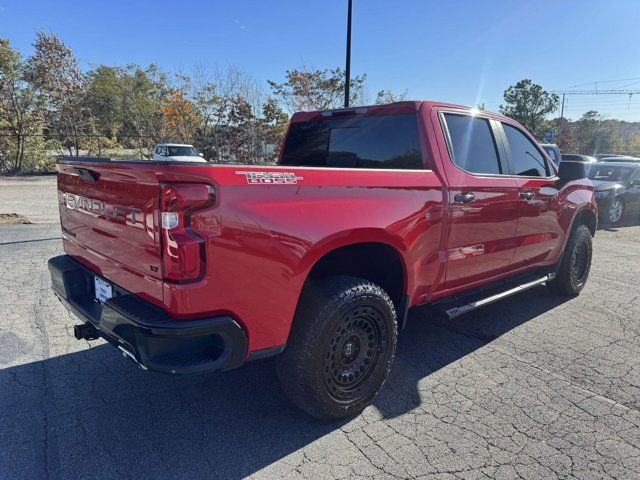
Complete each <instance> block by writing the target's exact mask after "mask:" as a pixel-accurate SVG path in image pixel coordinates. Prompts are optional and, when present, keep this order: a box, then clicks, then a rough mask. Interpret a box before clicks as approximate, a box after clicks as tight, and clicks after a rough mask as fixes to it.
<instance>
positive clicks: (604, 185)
mask: <svg viewBox="0 0 640 480" xmlns="http://www.w3.org/2000/svg"><path fill="white" fill-rule="evenodd" d="M592 182H593V189H594V190H595V191H596V192H601V191H602V190H615V189H617V188H622V184H620V182H606V181H604V180H592Z"/></svg>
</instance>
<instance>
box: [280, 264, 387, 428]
mask: <svg viewBox="0 0 640 480" xmlns="http://www.w3.org/2000/svg"><path fill="white" fill-rule="evenodd" d="M397 336H398V326H397V318H396V312H395V308H394V306H393V302H392V301H391V299H390V298H389V295H388V294H387V293H386V292H385V291H384V290H383V289H382V288H380V287H379V286H378V285H376V284H374V283H372V282H369V281H367V280H364V279H361V278H356V277H349V276H336V277H329V278H325V279H322V280H319V281H315V282H313V283H311V284H310V285H309V286H308V287H307V288H305V290H304V292H303V294H302V298H301V299H300V305H299V306H298V310H297V312H296V318H295V320H294V323H293V326H292V330H291V334H290V336H289V342H288V343H287V348H286V349H285V351H284V352H283V353H282V355H280V357H279V359H278V364H277V372H278V377H279V379H280V383H281V385H282V389H283V390H284V391H285V393H286V394H287V395H288V396H289V398H290V399H291V400H292V401H293V402H294V403H295V404H296V405H297V406H298V407H300V408H301V409H303V410H304V411H306V412H307V413H309V414H310V415H312V416H314V417H316V418H318V419H320V420H324V421H331V420H337V419H341V418H346V417H351V416H353V415H356V414H358V413H360V412H361V411H362V410H363V409H364V408H365V407H366V406H367V405H368V404H369V403H370V402H371V400H372V399H373V398H374V397H375V395H376V394H377V393H378V391H379V390H380V388H381V387H382V384H383V383H384V381H385V380H386V378H387V376H388V374H389V370H390V369H391V364H392V362H393V357H394V355H395V349H396V342H397Z"/></svg>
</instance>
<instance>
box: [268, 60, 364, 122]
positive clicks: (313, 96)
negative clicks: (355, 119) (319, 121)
mask: <svg viewBox="0 0 640 480" xmlns="http://www.w3.org/2000/svg"><path fill="white" fill-rule="evenodd" d="M285 78H286V80H285V81H284V82H281V83H278V82H275V81H273V80H269V81H268V83H269V86H270V87H271V93H272V95H273V97H274V98H276V99H277V100H278V101H279V102H280V103H281V105H282V106H283V108H284V109H286V110H287V111H289V113H294V112H298V111H305V110H307V111H308V110H327V109H331V108H339V107H341V106H342V105H343V102H344V91H345V83H346V79H345V73H344V70H343V69H342V68H339V67H338V68H334V69H325V70H318V69H315V70H312V69H308V68H306V67H303V68H299V69H294V70H287V71H286V74H285ZM365 80H366V75H356V76H355V77H353V78H351V81H350V82H349V97H350V98H349V104H350V105H358V104H359V103H361V102H362V100H363V97H364V83H365Z"/></svg>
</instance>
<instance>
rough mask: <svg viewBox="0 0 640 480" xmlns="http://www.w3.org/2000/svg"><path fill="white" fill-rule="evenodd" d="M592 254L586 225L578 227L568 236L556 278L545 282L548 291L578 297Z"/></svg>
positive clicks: (585, 280)
mask: <svg viewBox="0 0 640 480" xmlns="http://www.w3.org/2000/svg"><path fill="white" fill-rule="evenodd" d="M592 252H593V245H592V238H591V232H590V231H589V228H588V227H587V226H586V225H578V227H576V228H574V229H573V230H572V231H571V234H570V235H569V240H568V241H567V245H566V247H565V250H564V254H563V255H562V260H561V261H560V268H559V269H558V272H557V273H556V277H555V278H554V279H553V280H551V281H550V282H547V287H549V290H551V291H552V292H555V293H559V294H561V295H568V296H575V295H578V294H579V293H580V290H582V289H583V288H584V285H585V283H586V282H587V278H588V277H589V270H590V269H591V255H592Z"/></svg>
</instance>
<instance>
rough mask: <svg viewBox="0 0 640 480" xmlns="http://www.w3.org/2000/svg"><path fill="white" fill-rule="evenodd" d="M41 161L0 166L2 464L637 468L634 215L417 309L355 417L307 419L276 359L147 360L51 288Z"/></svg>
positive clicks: (639, 254)
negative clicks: (473, 298)
mask: <svg viewBox="0 0 640 480" xmlns="http://www.w3.org/2000/svg"><path fill="white" fill-rule="evenodd" d="M55 190H56V189H55V178H54V177H42V178H31V179H27V180H26V181H24V180H16V179H0V213H18V214H22V215H24V216H25V217H27V219H29V220H30V221H32V222H33V224H28V225H24V224H19V225H0V259H1V261H0V305H2V308H1V309H0V478H1V479H11V480H14V479H16V480H17V479H46V478H51V479H65V480H69V479H77V478H91V479H99V478H132V479H134V478H135V479H144V478H149V479H170V478H175V479H178V478H179V479H187V478H189V479H190V478H242V477H246V476H255V477H256V478H281V477H285V478H309V479H317V478H359V477H363V478H371V477H381V478H386V477H388V478H422V477H424V478H441V479H454V478H496V479H512V478H525V479H535V478H539V479H548V478H556V477H557V478H583V479H584V478H594V479H602V478H612V479H613V478H615V479H638V478H640V473H639V472H640V411H639V410H640V280H639V274H640V226H639V225H640V222H639V221H637V220H636V221H634V220H631V221H630V222H628V224H627V226H623V227H619V228H615V229H614V228H611V229H607V228H603V229H600V230H599V231H598V234H597V235H596V239H595V253H594V259H593V262H594V264H593V267H592V271H591V277H590V279H589V283H588V285H587V287H586V288H585V290H584V291H583V293H582V295H580V296H579V297H578V298H574V299H569V300H567V299H566V298H563V297H558V296H554V295H551V294H550V293H548V292H547V290H546V288H545V287H539V288H536V289H533V290H531V291H529V292H527V293H525V294H522V295H520V296H518V297H514V298H512V299H509V300H507V301H504V302H502V303H499V304H494V305H491V306H489V307H487V308H485V309H484V310H480V311H477V312H475V313H472V314H469V315H467V316H463V317H459V318H458V319H455V320H453V321H450V322H440V321H434V320H431V319H429V318H428V316H426V315H425V314H424V312H415V314H414V315H413V318H412V319H411V321H410V323H409V326H408V328H407V329H406V330H405V331H404V332H402V334H401V337H400V342H399V348H398V354H397V357H396V362H395V364H394V367H393V370H392V374H391V377H390V379H389V381H388V382H387V383H386V385H385V387H384V389H383V391H382V392H381V394H380V395H379V396H378V397H377V399H376V400H375V402H374V405H373V406H371V407H369V408H367V409H366V410H365V412H364V413H363V414H362V415H360V416H359V417H357V418H355V419H353V420H351V421H347V422H340V423H334V424H328V425H327V424H321V423H318V422H316V421H315V420H312V419H310V418H309V417H307V416H306V415H305V414H304V413H302V412H301V411H299V410H298V409H296V408H295V407H293V406H292V405H291V404H290V403H289V402H288V400H287V399H286V398H285V397H284V396H283V395H282V394H281V392H280V389H279V386H278V382H277V380H276V377H275V374H274V369H273V363H272V362H271V361H264V362H262V363H255V364H251V365H248V366H246V367H243V368H241V369H238V370H234V371H232V372H227V373H223V374H211V375H207V376H199V377H170V376H165V375H161V374H154V373H149V372H144V371H142V370H140V369H139V368H137V367H136V366H135V365H134V364H133V363H131V362H129V361H126V360H125V359H123V358H122V356H121V355H120V354H119V353H118V352H117V351H116V350H115V349H114V348H113V347H111V346H109V345H106V344H105V343H104V342H103V341H101V340H98V341H91V342H86V341H82V342H79V341H76V340H75V339H74V338H73V336H72V327H73V325H74V324H75V323H77V321H76V320H75V319H74V318H72V317H71V316H70V315H69V314H68V313H67V311H66V310H65V309H64V308H63V307H62V306H61V305H60V304H59V303H58V301H57V300H56V299H55V297H54V296H53V294H52V293H51V291H50V289H49V274H48V271H47V268H46V260H47V259H48V258H49V257H51V256H54V255H57V254H60V253H61V252H62V246H61V242H60V239H59V237H60V229H59V225H58V223H57V205H56V195H55Z"/></svg>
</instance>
